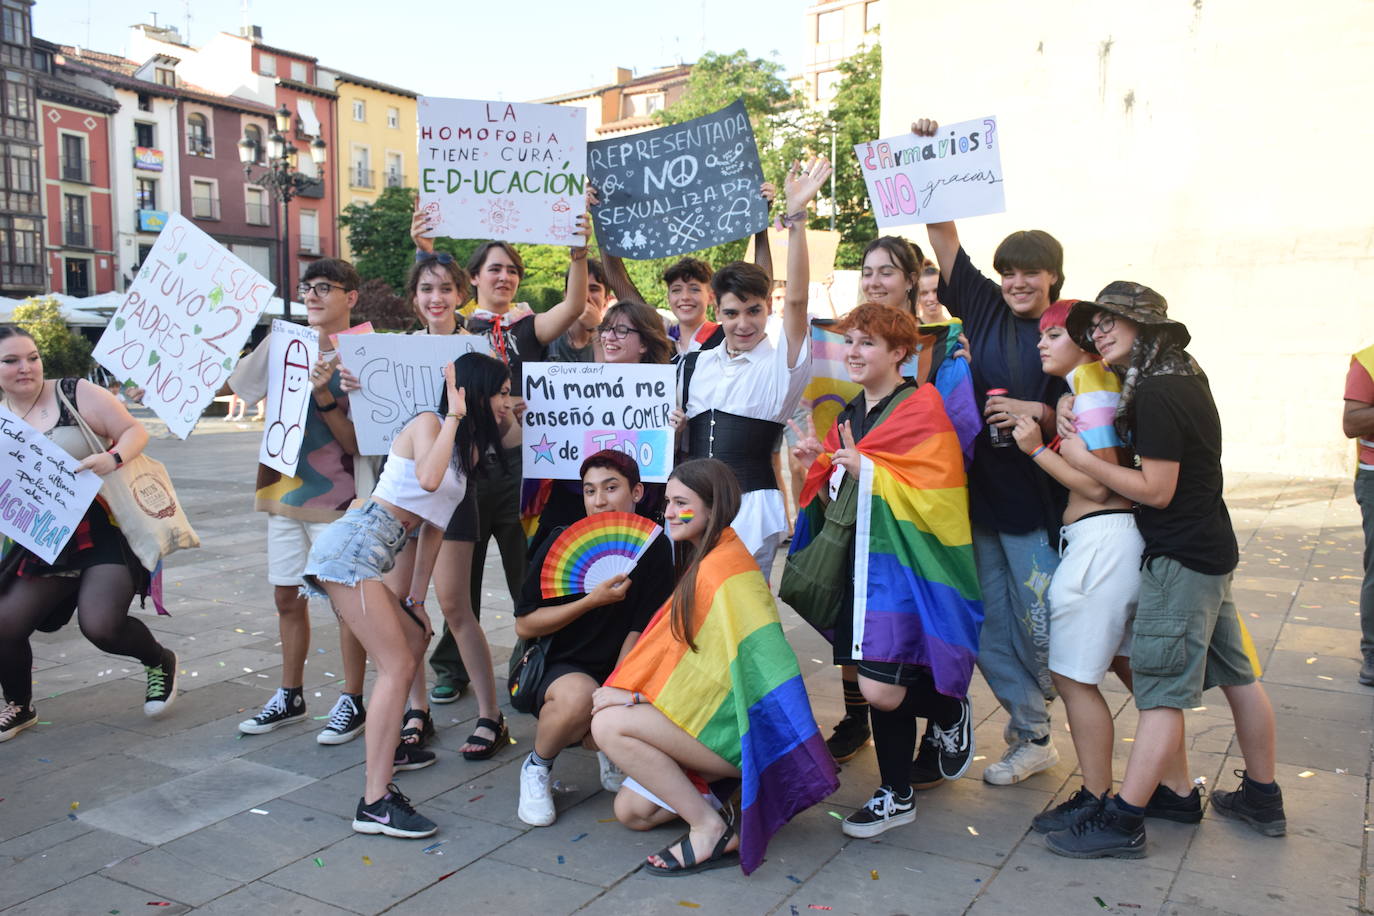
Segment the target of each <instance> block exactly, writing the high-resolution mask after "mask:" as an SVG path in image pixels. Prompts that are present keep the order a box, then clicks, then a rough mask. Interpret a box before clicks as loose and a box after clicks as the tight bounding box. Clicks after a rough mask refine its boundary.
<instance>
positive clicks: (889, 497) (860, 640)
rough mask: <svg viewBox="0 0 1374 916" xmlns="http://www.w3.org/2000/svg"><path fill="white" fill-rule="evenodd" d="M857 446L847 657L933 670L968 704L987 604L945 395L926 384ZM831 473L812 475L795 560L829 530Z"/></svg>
mask: <svg viewBox="0 0 1374 916" xmlns="http://www.w3.org/2000/svg"><path fill="white" fill-rule="evenodd" d="M959 362H962V360H960V361H959ZM839 447H840V441H839V433H838V431H836V430H834V429H832V430H831V432H830V434H829V435H828V436H827V437H826V441H825V448H826V451H827V452H834V451H835V450H837V449H838V448H839ZM857 447H858V450H859V452H860V454H861V456H862V464H861V470H860V474H859V480H858V487H859V493H858V500H857V502H858V506H857V518H856V521H855V526H854V561H855V562H854V606H853V609H852V614H853V621H854V643H853V645H851V646H849V647H848V648H849V651H850V653H851V654H852V657H853V658H855V659H859V660H868V661H885V662H903V663H906V664H915V665H922V666H924V667H927V668H929V669H930V671H931V674H932V675H933V676H934V679H935V687H936V689H937V690H939V691H940V692H941V693H943V694H945V695H947V696H953V697H962V696H964V695H965V694H966V693H967V692H968V684H969V680H970V678H972V676H973V664H974V661H975V659H976V658H977V655H978V633H979V630H980V629H981V628H982V625H983V602H982V596H981V593H980V591H979V588H978V575H977V571H976V569H975V567H974V563H973V536H972V529H971V527H970V525H969V517H968V485H967V477H966V476H965V473H964V462H963V460H962V449H961V447H960V445H959V439H958V436H957V434H956V433H955V430H954V425H953V423H952V422H951V420H950V418H949V416H948V415H947V414H946V413H945V409H944V402H943V398H941V396H940V393H939V392H938V391H937V390H936V389H935V386H934V385H922V386H921V387H920V388H918V389H917V390H916V391H915V392H914V393H912V394H911V395H910V396H909V397H907V398H906V399H905V400H904V401H902V402H901V403H900V404H898V405H897V406H896V407H895V408H893V410H892V412H891V413H890V414H889V415H888V416H887V418H886V419H884V420H883V421H882V422H881V423H879V424H878V425H877V426H876V427H875V428H873V429H872V430H870V431H869V432H868V434H867V435H865V436H864V437H863V439H861V440H860V441H859V443H858V446H857ZM832 469H833V464H832V463H831V461H830V458H829V455H827V454H823V455H821V457H820V458H819V459H817V461H816V463H815V464H813V465H812V466H811V471H810V473H809V474H808V475H807V478H806V485H805V487H803V489H802V503H803V505H804V507H805V508H804V510H803V512H802V513H801V514H800V515H799V516H798V520H797V529H796V533H795V534H794V535H793V537H792V552H794V553H795V552H796V551H798V550H800V549H802V548H803V547H805V546H806V545H807V544H808V543H810V541H811V539H812V538H814V537H815V535H816V534H817V533H818V532H819V529H820V526H821V525H822V524H823V523H824V514H823V511H822V508H821V502H820V498H819V495H818V494H819V492H820V489H821V487H822V486H824V485H825V483H826V481H827V480H828V479H829V477H830V473H831V470H832ZM846 610H848V609H846ZM844 612H845V611H841V613H844ZM826 635H827V636H829V635H830V634H826Z"/></svg>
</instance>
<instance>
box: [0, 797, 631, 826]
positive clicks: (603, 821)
mask: <svg viewBox="0 0 1374 916" xmlns="http://www.w3.org/2000/svg"><path fill="white" fill-rule="evenodd" d="M0 801H4V799H3V798H0ZM596 822H597V823H598V824H614V823H615V818H613V817H598V818H597V819H596Z"/></svg>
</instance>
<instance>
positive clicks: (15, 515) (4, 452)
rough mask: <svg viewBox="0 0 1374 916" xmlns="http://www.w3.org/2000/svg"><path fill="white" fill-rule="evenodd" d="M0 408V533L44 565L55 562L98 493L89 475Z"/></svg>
mask: <svg viewBox="0 0 1374 916" xmlns="http://www.w3.org/2000/svg"><path fill="white" fill-rule="evenodd" d="M78 463H79V462H77V460H76V459H75V458H73V457H72V456H71V455H68V454H67V453H66V452H64V451H62V449H60V448H58V447H57V445H56V444H55V443H54V442H53V441H52V440H51V439H49V438H48V437H47V436H45V435H43V434H42V433H40V432H39V431H38V430H36V429H34V428H33V427H32V426H30V425H29V424H27V423H25V422H24V421H23V420H21V419H19V418H18V417H17V416H15V415H14V414H12V413H10V412H9V411H8V410H6V409H5V408H3V407H0V532H2V533H4V534H5V536H7V537H11V538H14V540H15V541H17V542H19V543H20V544H23V545H24V546H25V547H27V548H29V550H32V551H33V552H34V553H35V554H37V555H38V556H39V557H41V558H43V560H45V561H46V562H48V563H51V562H52V561H53V560H55V559H57V555H58V554H59V553H61V552H62V548H63V547H65V546H66V545H67V541H68V540H70V538H71V536H72V532H74V531H75V530H76V526H77V524H78V523H79V522H80V521H81V517H82V516H83V515H85V514H86V510H87V509H89V508H90V505H91V500H93V499H95V494H96V493H98V492H99V491H100V477H99V475H97V474H96V473H95V471H81V472H80V473H78V472H77V470H76V466H77V464H78Z"/></svg>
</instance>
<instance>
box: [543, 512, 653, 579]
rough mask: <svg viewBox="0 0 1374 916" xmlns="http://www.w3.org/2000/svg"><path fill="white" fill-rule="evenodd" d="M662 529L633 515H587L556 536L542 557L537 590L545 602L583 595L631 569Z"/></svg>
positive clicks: (611, 513)
mask: <svg viewBox="0 0 1374 916" xmlns="http://www.w3.org/2000/svg"><path fill="white" fill-rule="evenodd" d="M662 532H663V529H662V528H660V527H659V526H658V525H655V524H654V523H653V522H651V521H649V520H648V519H647V518H645V517H644V516H642V515H635V514H634V513H633V512H602V513H599V514H597V515H590V516H588V517H587V518H584V519H582V520H581V521H579V522H576V523H574V524H572V525H569V526H568V528H567V530H565V531H564V532H563V533H562V534H560V535H559V536H558V538H557V540H555V541H554V542H553V546H551V547H550V548H549V552H548V553H547V554H546V555H545V557H544V566H543V568H542V569H541V570H540V572H539V587H540V590H541V591H542V592H543V595H544V597H545V598H559V597H562V596H564V595H583V594H586V593H587V592H589V591H591V590H592V589H594V588H596V587H597V586H598V585H600V584H601V583H602V582H605V581H606V580H607V579H609V578H611V577H612V576H615V575H618V574H620V573H628V572H629V571H630V570H632V569H634V568H635V564H636V563H638V562H639V558H640V557H642V556H644V552H645V551H647V550H648V549H649V545H650V544H652V543H653V542H654V538H656V537H658V536H659V535H660V534H661V533H662Z"/></svg>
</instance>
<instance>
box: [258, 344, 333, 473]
mask: <svg viewBox="0 0 1374 916" xmlns="http://www.w3.org/2000/svg"><path fill="white" fill-rule="evenodd" d="M347 339H348V338H347V337H340V338H339V340H340V341H344V340H347ZM267 346H268V348H269V349H268V351H267V360H268V363H267V408H266V414H265V415H264V417H263V429H262V447H261V448H260V449H259V450H258V461H259V462H261V463H262V464H265V465H267V466H268V467H269V468H275V469H276V470H278V471H281V472H282V473H283V474H285V475H286V476H287V477H295V476H296V463H297V462H298V461H299V460H300V457H301V443H302V442H303V441H304V439H305V414H306V411H307V410H308V409H309V406H310V396H311V393H312V392H311V387H310V370H311V368H313V367H314V365H315V360H317V359H319V358H320V335H319V333H318V332H316V331H315V329H314V328H308V327H304V326H302V325H299V324H293V323H292V322H290V321H282V320H281V319H280V318H276V319H273V320H272V332H271V334H270V335H268V338H267Z"/></svg>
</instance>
